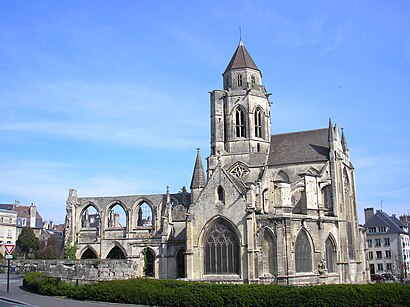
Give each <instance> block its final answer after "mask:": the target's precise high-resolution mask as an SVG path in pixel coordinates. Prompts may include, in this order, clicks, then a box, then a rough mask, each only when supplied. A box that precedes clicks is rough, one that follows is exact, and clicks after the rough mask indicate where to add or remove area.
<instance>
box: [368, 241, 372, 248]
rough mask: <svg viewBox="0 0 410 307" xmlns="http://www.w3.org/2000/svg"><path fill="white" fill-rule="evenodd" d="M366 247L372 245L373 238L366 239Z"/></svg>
mask: <svg viewBox="0 0 410 307" xmlns="http://www.w3.org/2000/svg"><path fill="white" fill-rule="evenodd" d="M367 247H368V248H371V247H373V240H372V239H368V240H367Z"/></svg>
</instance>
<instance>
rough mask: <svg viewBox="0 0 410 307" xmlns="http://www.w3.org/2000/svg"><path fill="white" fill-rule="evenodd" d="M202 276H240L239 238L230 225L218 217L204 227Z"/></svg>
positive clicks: (227, 221) (233, 227)
mask: <svg viewBox="0 0 410 307" xmlns="http://www.w3.org/2000/svg"><path fill="white" fill-rule="evenodd" d="M203 255H204V257H203V261H204V275H226V274H238V275H239V274H240V237H239V235H238V232H237V229H236V227H235V226H234V225H232V223H231V222H230V221H229V220H228V219H226V218H224V217H222V216H218V217H216V218H215V219H213V220H212V221H211V222H209V223H208V224H207V225H206V226H205V227H204V232H203Z"/></svg>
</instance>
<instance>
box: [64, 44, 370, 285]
mask: <svg viewBox="0 0 410 307" xmlns="http://www.w3.org/2000/svg"><path fill="white" fill-rule="evenodd" d="M269 95H270V94H268V92H267V91H266V89H265V86H264V85H263V83H262V72H261V71H260V70H259V68H258V67H257V66H256V64H255V62H254V61H253V59H252V58H251V56H250V54H249V53H248V51H247V49H246V48H245V46H244V44H243V42H242V41H241V42H240V43H239V45H238V47H237V48H236V50H235V52H234V54H233V56H232V58H231V60H230V61H229V64H228V66H227V67H226V69H225V71H224V73H223V89H222V90H214V91H212V92H211V93H210V110H211V114H210V120H211V143H210V145H211V148H210V149H211V150H210V156H209V157H208V158H207V169H206V172H205V171H204V168H203V164H202V159H201V155H200V151H199V149H198V150H197V155H196V162H195V166H194V170H193V176H192V180H191V185H190V191H187V190H186V189H185V188H182V189H181V190H180V191H179V192H178V193H170V192H169V190H168V189H167V191H166V193H164V194H156V195H128V196H115V197H78V196H77V191H76V190H74V189H71V190H70V191H69V196H68V199H67V207H66V210H67V216H66V232H65V245H66V247H67V246H75V250H76V257H77V258H78V259H88V258H100V259H127V260H128V261H132V262H134V263H135V264H137V265H136V267H137V272H136V276H152V277H155V278H161V279H165V278H167V279H173V278H183V279H186V280H195V281H217V282H229V283H275V284H291V285H296V284H331V283H361V282H364V281H365V280H366V276H365V275H366V274H365V262H364V261H365V258H364V253H363V250H364V247H363V241H362V233H361V232H360V230H359V226H358V217H357V208H356V189H355V178H354V168H353V166H352V163H351V162H350V157H349V149H348V146H347V142H346V139H345V136H344V133H343V131H342V133H341V134H340V132H339V128H338V127H337V125H333V124H332V122H331V121H330V120H329V124H328V127H326V128H323V129H317V130H308V131H301V132H291V133H284V134H274V135H272V134H271V119H270V106H271V103H270V101H269ZM120 213H121V214H122V215H123V216H124V218H123V220H120Z"/></svg>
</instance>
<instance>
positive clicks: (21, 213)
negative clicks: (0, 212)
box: [0, 204, 43, 220]
mask: <svg viewBox="0 0 410 307" xmlns="http://www.w3.org/2000/svg"><path fill="white" fill-rule="evenodd" d="M0 209H4V210H13V211H16V212H17V216H18V217H21V218H26V219H29V218H30V206H22V205H16V204H0ZM36 219H37V220H42V219H43V218H42V217H41V215H40V213H38V210H36Z"/></svg>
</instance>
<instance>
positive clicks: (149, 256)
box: [142, 248, 155, 277]
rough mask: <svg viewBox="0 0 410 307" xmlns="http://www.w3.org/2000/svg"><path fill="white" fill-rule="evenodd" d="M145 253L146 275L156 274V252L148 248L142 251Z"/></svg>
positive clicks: (152, 275)
mask: <svg viewBox="0 0 410 307" xmlns="http://www.w3.org/2000/svg"><path fill="white" fill-rule="evenodd" d="M142 253H143V255H144V275H145V276H147V277H154V276H155V254H154V252H153V251H152V250H151V249H149V248H146V249H144V251H143V252H142Z"/></svg>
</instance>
